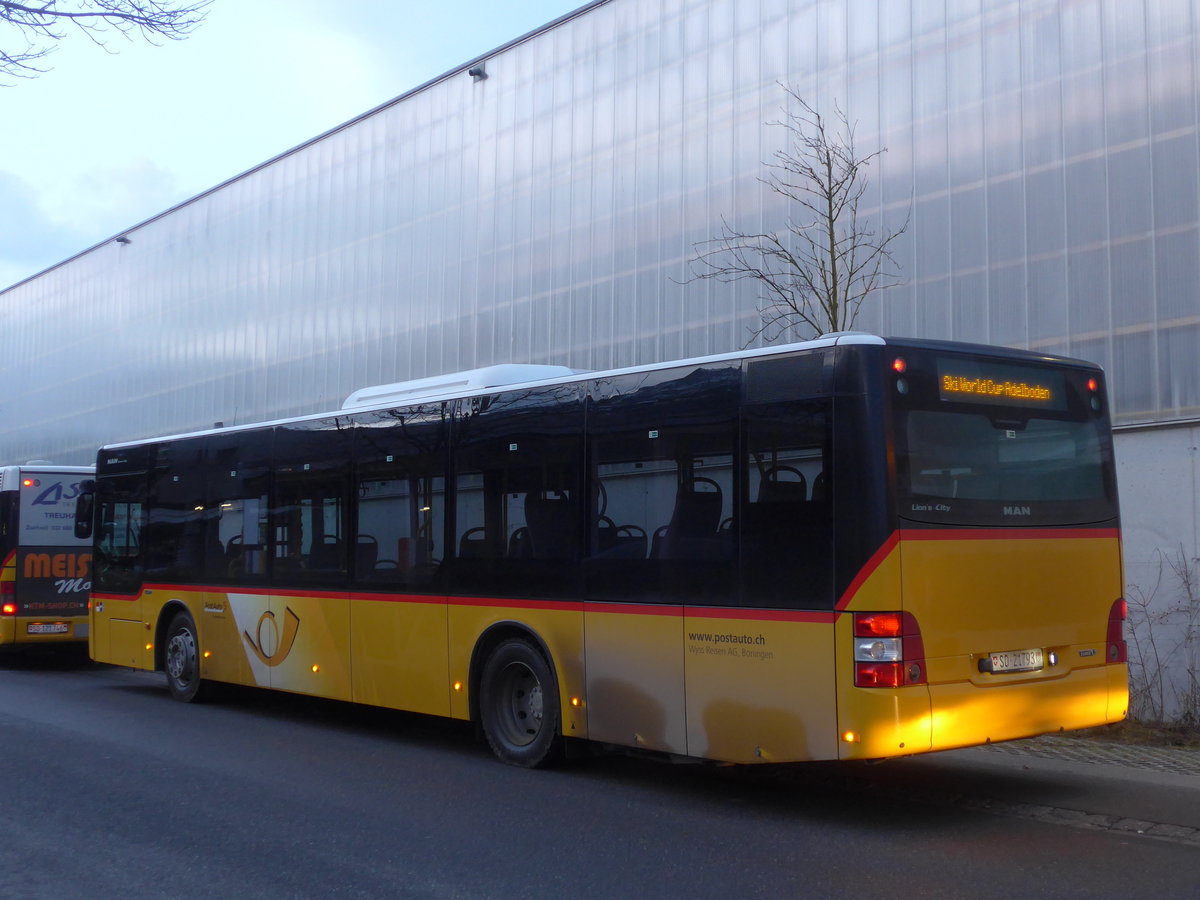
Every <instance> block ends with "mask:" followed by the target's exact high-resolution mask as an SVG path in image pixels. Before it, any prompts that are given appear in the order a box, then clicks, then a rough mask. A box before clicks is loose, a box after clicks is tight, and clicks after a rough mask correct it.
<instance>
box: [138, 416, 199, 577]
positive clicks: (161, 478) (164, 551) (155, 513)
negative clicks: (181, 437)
mask: <svg viewBox="0 0 1200 900" xmlns="http://www.w3.org/2000/svg"><path fill="white" fill-rule="evenodd" d="M202 451H203V444H202V442H201V441H200V440H198V439H197V440H190V441H175V442H173V443H169V444H159V445H157V446H155V447H154V448H153V456H152V465H153V468H152V469H151V471H150V486H149V491H150V503H149V512H148V514H147V519H146V528H145V531H144V534H143V542H144V543H145V565H146V578H147V580H149V581H193V580H196V579H199V578H201V577H202V574H203V572H204V567H205V562H206V560H205V547H206V537H207V533H206V518H205V509H204V468H203V462H204V460H203V452H202Z"/></svg>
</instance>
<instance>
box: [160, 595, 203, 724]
mask: <svg viewBox="0 0 1200 900" xmlns="http://www.w3.org/2000/svg"><path fill="white" fill-rule="evenodd" d="M163 669H164V670H165V671H166V673H167V689H168V690H169V691H170V692H171V696H172V697H174V698H175V699H176V700H180V701H182V702H184V703H191V702H192V701H193V700H196V699H197V698H198V697H199V696H200V641H199V640H198V639H197V637H196V623H195V622H193V621H192V617H191V616H190V615H188V614H187V613H185V612H181V613H178V614H177V615H176V616H175V618H174V619H172V620H171V624H170V625H169V626H168V627H167V645H166V649H165V650H164V651H163Z"/></svg>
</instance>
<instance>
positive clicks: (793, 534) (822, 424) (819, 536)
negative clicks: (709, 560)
mask: <svg viewBox="0 0 1200 900" xmlns="http://www.w3.org/2000/svg"><path fill="white" fill-rule="evenodd" d="M829 410H830V404H829V401H828V400H806V401H799V402H792V403H761V404H751V405H747V406H746V408H745V410H744V414H743V428H744V433H745V441H746V474H745V479H746V486H747V489H746V494H745V497H744V498H743V502H742V505H741V514H740V516H739V519H740V522H741V536H742V559H741V581H742V591H743V602H744V603H745V604H746V605H748V606H773V607H779V606H783V607H799V608H802V609H814V608H815V609H826V608H829V607H831V606H832V604H833V596H832V590H833V588H832V585H833V564H832V558H833V553H832V547H833V543H832V533H833V518H832V504H831V503H830V491H829V485H830V484H831V483H832V482H831V479H832V475H833V458H832V453H831V451H830V447H831V443H830V441H831V435H830V429H829V421H830V412H829Z"/></svg>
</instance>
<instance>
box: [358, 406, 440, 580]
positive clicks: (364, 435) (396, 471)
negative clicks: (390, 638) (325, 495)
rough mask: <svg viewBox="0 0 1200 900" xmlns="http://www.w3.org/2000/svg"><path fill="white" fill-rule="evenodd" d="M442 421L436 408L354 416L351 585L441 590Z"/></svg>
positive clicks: (426, 407)
mask: <svg viewBox="0 0 1200 900" xmlns="http://www.w3.org/2000/svg"><path fill="white" fill-rule="evenodd" d="M448 416H449V408H448V405H447V404H445V403H437V404H429V405H426V406H419V407H414V408H411V409H396V410H385V411H382V412H371V413H364V414H361V415H358V416H356V417H355V424H356V429H355V447H356V449H355V459H356V465H357V474H356V487H357V490H356V495H357V498H358V511H357V521H358V528H357V534H356V542H355V548H354V572H355V580H356V581H357V583H358V584H359V585H361V586H364V587H372V586H376V587H388V588H390V589H394V590H405V591H418V592H421V591H434V590H441V571H442V563H443V561H444V560H445V557H446V549H445V521H446V477H445V471H446V463H447V447H446V440H447V435H448V434H449V430H450V428H449V419H448Z"/></svg>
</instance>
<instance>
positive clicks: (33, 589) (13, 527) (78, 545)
mask: <svg viewBox="0 0 1200 900" xmlns="http://www.w3.org/2000/svg"><path fill="white" fill-rule="evenodd" d="M92 471H93V470H92V469H91V468H85V467H82V466H79V467H76V466H70V467H63V466H59V467H43V466H5V467H3V468H0V559H2V560H3V565H2V567H0V645H8V644H46V643H62V642H72V641H74V642H81V641H86V640H87V638H88V606H87V604H88V592H89V590H90V589H91V580H92V574H91V561H92V550H91V543H90V541H88V540H86V539H81V538H76V537H75V534H74V519H75V500H76V498H77V497H78V496H79V493H80V489H81V485H82V483H83V482H84V480H85V479H87V478H89V477H90V476H91V474H92Z"/></svg>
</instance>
